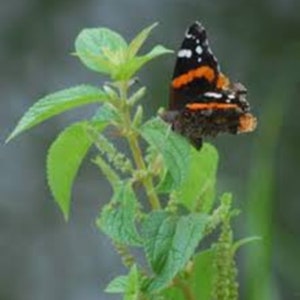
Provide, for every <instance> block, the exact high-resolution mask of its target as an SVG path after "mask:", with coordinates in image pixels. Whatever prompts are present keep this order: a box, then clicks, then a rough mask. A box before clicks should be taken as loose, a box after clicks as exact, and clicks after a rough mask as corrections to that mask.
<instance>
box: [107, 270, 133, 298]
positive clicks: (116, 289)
mask: <svg viewBox="0 0 300 300" xmlns="http://www.w3.org/2000/svg"><path fill="white" fill-rule="evenodd" d="M127 282H128V276H124V275H123V276H118V277H116V278H114V279H113V280H112V281H111V282H110V283H109V284H108V286H107V287H106V289H105V290H104V291H105V292H106V293H112V294H119V293H122V294H123V293H124V292H125V289H126V286H127Z"/></svg>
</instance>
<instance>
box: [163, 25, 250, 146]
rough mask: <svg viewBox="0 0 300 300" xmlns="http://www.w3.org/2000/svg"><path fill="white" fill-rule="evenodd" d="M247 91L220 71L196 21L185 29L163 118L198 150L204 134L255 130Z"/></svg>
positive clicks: (200, 26) (204, 34) (203, 31)
mask: <svg viewBox="0 0 300 300" xmlns="http://www.w3.org/2000/svg"><path fill="white" fill-rule="evenodd" d="M246 94H247V90H246V88H245V87H244V86H243V85H242V84H241V83H233V84H231V83H230V81H229V79H228V78H227V77H226V76H225V75H224V74H223V73H222V72H221V71H220V66H219V64H218V61H217V59H216V57H215V56H214V55H213V53H212V51H211V49H210V47H209V44H208V40H207V35H206V31H205V28H204V27H203V26H202V25H201V24H200V23H199V22H195V23H194V24H193V25H192V26H190V27H189V28H188V30H187V31H186V33H185V38H184V40H183V43H182V45H181V48H180V50H179V51H178V53H177V61H176V64H175V69H174V75H173V80H172V83H171V91H170V102H169V110H168V111H166V112H165V113H164V114H163V119H164V120H165V121H167V122H169V123H171V124H172V129H173V130H174V131H176V132H178V133H180V134H182V135H183V136H185V137H187V138H188V139H189V140H190V141H191V143H192V144H193V145H194V146H195V147H196V148H197V149H200V148H201V146H202V138H203V137H204V136H213V137H214V136H216V135H217V134H219V133H222V132H228V133H231V134H237V133H242V132H251V131H253V130H254V129H255V127H256V118H255V117H254V116H253V115H252V114H250V113H249V111H250V106H249V103H248V102H247V100H246Z"/></svg>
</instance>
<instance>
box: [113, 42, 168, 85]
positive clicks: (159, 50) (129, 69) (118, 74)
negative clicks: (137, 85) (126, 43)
mask: <svg viewBox="0 0 300 300" xmlns="http://www.w3.org/2000/svg"><path fill="white" fill-rule="evenodd" d="M168 53H173V51H171V50H169V49H167V48H165V47H163V46H161V45H157V46H155V47H154V48H153V49H152V50H151V51H150V52H149V53H147V54H145V55H142V56H136V57H133V58H131V59H130V60H128V61H126V62H125V63H124V64H123V65H122V66H121V67H120V68H119V69H116V71H115V73H114V74H113V78H114V79H116V80H128V79H130V78H131V77H132V76H133V75H134V74H135V73H136V72H137V71H138V70H139V69H141V68H142V67H143V66H144V65H145V64H146V63H147V62H149V61H150V60H153V59H154V58H156V57H158V56H161V55H163V54H168Z"/></svg>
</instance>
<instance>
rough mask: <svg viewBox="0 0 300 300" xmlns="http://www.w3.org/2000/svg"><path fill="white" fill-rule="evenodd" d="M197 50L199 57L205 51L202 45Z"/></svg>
mask: <svg viewBox="0 0 300 300" xmlns="http://www.w3.org/2000/svg"><path fill="white" fill-rule="evenodd" d="M195 50H196V52H197V54H199V55H200V54H201V53H202V52H203V49H202V47H201V46H200V45H198V46H197V47H196V49H195Z"/></svg>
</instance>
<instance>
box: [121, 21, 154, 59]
mask: <svg viewBox="0 0 300 300" xmlns="http://www.w3.org/2000/svg"><path fill="white" fill-rule="evenodd" d="M157 25H158V23H154V24H152V25H150V26H149V27H147V28H145V29H144V30H142V31H141V32H140V33H139V34H138V35H137V36H136V37H135V38H134V39H133V40H132V41H131V42H130V44H129V46H128V49H127V58H129V59H130V58H133V57H134V56H135V55H136V54H137V53H138V51H139V50H140V48H141V47H142V46H143V44H144V42H145V40H146V39H147V38H148V36H149V34H150V33H151V31H152V29H153V28H154V27H156V26H157Z"/></svg>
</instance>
